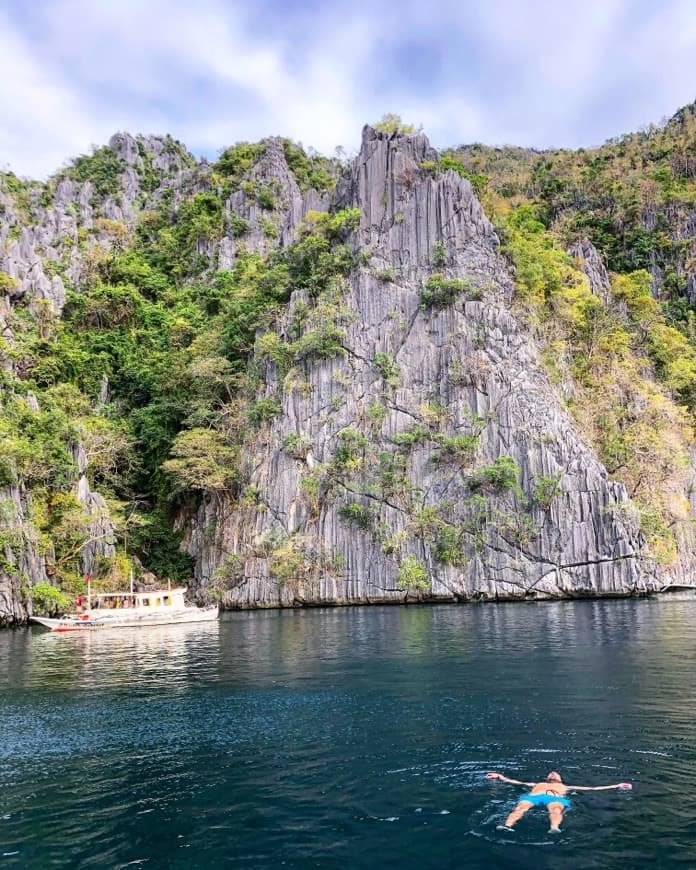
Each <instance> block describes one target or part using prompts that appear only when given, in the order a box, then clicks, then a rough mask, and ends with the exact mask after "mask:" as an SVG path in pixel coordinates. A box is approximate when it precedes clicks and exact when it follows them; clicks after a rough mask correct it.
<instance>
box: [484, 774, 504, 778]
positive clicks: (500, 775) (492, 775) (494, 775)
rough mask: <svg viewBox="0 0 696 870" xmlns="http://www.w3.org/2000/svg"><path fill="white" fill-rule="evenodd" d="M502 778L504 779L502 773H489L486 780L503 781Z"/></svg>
mask: <svg viewBox="0 0 696 870" xmlns="http://www.w3.org/2000/svg"><path fill="white" fill-rule="evenodd" d="M502 778H503V775H502V773H487V774H486V779H502Z"/></svg>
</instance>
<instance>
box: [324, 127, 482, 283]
mask: <svg viewBox="0 0 696 870" xmlns="http://www.w3.org/2000/svg"><path fill="white" fill-rule="evenodd" d="M336 207H337V208H346V207H357V208H359V209H360V211H361V215H362V218H361V233H360V240H359V242H360V246H361V247H362V248H363V249H369V250H370V251H371V252H372V254H373V257H374V259H375V261H376V263H377V264H378V265H379V266H381V267H382V268H394V269H395V270H397V273H398V274H399V275H401V276H403V277H405V278H406V277H408V278H410V279H416V278H418V277H423V276H426V277H427V276H428V275H430V274H431V273H432V272H433V271H436V270H443V271H445V272H447V271H448V270H449V271H450V272H454V271H456V270H458V269H459V270H461V269H466V270H467V271H468V272H469V273H470V274H475V273H478V274H479V276H480V277H481V278H484V277H485V275H486V274H488V273H489V272H490V270H491V269H492V268H494V260H495V258H496V256H497V249H498V247H499V245H498V239H497V237H496V235H495V232H494V230H493V226H492V224H491V223H490V221H489V220H488V218H487V217H486V216H485V214H484V212H483V209H482V208H481V205H480V203H479V201H478V200H477V199H476V197H475V196H474V194H473V191H472V188H471V184H470V183H469V181H468V180H467V179H465V178H462V177H461V176H460V175H459V174H458V173H456V172H454V171H452V170H447V171H444V172H442V171H440V168H439V165H438V154H437V152H436V151H435V149H433V148H432V147H431V146H430V143H429V141H428V138H427V136H425V134H423V133H416V134H413V135H404V134H396V133H383V132H380V131H377V130H375V129H374V128H373V127H370V126H366V127H365V128H364V129H363V139H362V147H361V149H360V153H359V154H358V157H357V158H356V160H355V161H354V162H353V163H352V165H351V166H350V167H349V169H348V170H347V171H346V173H345V174H344V176H343V177H342V178H341V180H340V181H339V184H338V187H337V190H336Z"/></svg>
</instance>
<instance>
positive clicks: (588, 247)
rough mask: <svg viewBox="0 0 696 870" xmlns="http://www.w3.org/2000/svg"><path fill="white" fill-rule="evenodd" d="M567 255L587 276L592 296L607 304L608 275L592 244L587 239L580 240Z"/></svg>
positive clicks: (609, 283)
mask: <svg viewBox="0 0 696 870" xmlns="http://www.w3.org/2000/svg"><path fill="white" fill-rule="evenodd" d="M568 253H569V254H570V255H571V257H575V258H576V259H577V260H578V262H579V263H580V268H581V269H582V271H583V272H584V273H585V275H587V279H588V281H589V282H590V288H591V290H592V292H593V293H594V295H595V296H599V297H600V299H602V300H603V301H604V302H607V301H608V295H609V287H610V285H611V282H610V281H609V273H608V272H607V270H606V268H605V266H604V263H603V262H602V258H601V257H600V256H599V253H598V251H597V249H596V248H595V246H594V245H593V244H592V242H591V241H590V240H589V239H582V240H581V241H579V242H576V243H575V244H574V245H572V246H571V247H570V248H569V249H568Z"/></svg>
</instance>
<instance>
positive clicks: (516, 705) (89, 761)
mask: <svg viewBox="0 0 696 870" xmlns="http://www.w3.org/2000/svg"><path fill="white" fill-rule="evenodd" d="M694 616H696V609H695V608H693V607H690V606H689V605H688V604H687V607H686V608H684V607H681V608H680V607H679V606H678V605H675V606H669V607H666V606H662V607H656V606H654V605H651V604H650V603H648V602H600V603H597V602H594V603H593V602H576V603H561V604H550V605H543V606H542V605H540V606H530V607H522V606H520V607H516V606H490V607H489V606H486V607H481V608H479V607H456V606H455V607H438V608H373V609H369V608H362V609H361V608H355V609H352V610H331V611H311V612H288V613H275V612H268V613H243V614H234V615H232V616H228V617H225V618H223V619H222V620H221V621H220V623H219V625H216V624H213V625H212V626H210V627H209V629H208V630H200V629H198V628H197V627H182V626H178V627H170V628H169V629H168V630H166V631H163V632H157V633H156V634H154V635H152V636H149V635H145V636H143V635H142V634H141V633H138V632H135V633H133V632H125V633H122V634H121V633H118V632H115V633H112V634H111V636H109V635H108V633H106V632H105V633H102V634H96V635H94V636H92V637H87V636H85V637H84V638H82V639H75V638H73V639H72V640H71V641H67V642H66V639H57V638H55V637H54V636H51V635H39V634H37V633H35V632H33V631H18V632H5V633H2V634H0V663H2V664H0V746H2V751H1V752H0V842H2V844H3V846H2V850H3V853H7V854H4V855H3V860H4V861H5V863H6V864H7V866H13V862H14V866H37V867H39V866H49V865H51V864H58V865H60V863H61V862H62V863H63V864H65V865H67V866H85V867H90V866H94V867H102V866H114V867H124V866H129V865H139V864H149V865H150V866H167V867H209V866H215V865H221V864H224V863H228V862H230V863H231V862H233V863H235V864H236V865H237V866H241V867H244V866H249V867H254V868H257V867H271V866H273V867H275V866H279V865H281V864H284V865H285V866H290V867H292V866H295V867H305V866H311V865H313V864H314V865H320V866H325V867H333V866H335V867H338V866H341V867H345V866H350V867H374V866H376V865H377V866H378V865H381V864H385V865H387V866H396V865H397V864H398V866H399V867H400V868H410V867H413V868H422V867H444V866H462V860H463V856H465V857H466V866H470V867H489V866H520V867H526V866H535V867H542V868H543V867H555V866H558V864H559V862H560V863H562V864H565V865H567V866H583V867H610V866H660V867H670V866H675V867H676V866H684V862H685V860H686V861H687V863H688V859H689V856H690V851H689V848H690V847H689V843H690V839H691V825H692V820H691V810H690V806H689V804H688V802H685V801H684V800H683V795H684V794H689V793H690V790H691V780H692V773H691V771H692V770H693V766H694V763H696V749H695V747H696V739H695V738H696V727H695V725H694V720H693V714H692V698H693V697H694V689H695V688H696V678H695V676H694V673H693V670H692V668H691V667H690V664H689V662H690V660H691V658H692V657H693V653H694V652H696V639H695V638H694V633H693V631H692V628H691V626H692V624H693V617H694ZM193 628H197V630H195V631H192V630H187V629H193ZM182 629H183V630H182ZM75 641H77V642H75ZM551 767H553V768H557V769H558V770H560V771H561V773H562V774H563V776H564V777H565V779H566V781H569V780H570V781H575V782H576V783H578V784H582V785H585V784H586V785H595V784H604V783H606V782H616V781H619V780H632V781H633V782H634V783H635V785H636V788H635V790H634V791H633V792H626V793H620V792H615V791H609V792H598V793H592V792H590V793H578V794H576V795H573V796H572V801H573V807H572V809H571V810H570V811H569V812H568V813H567V816H566V819H565V821H564V824H563V832H562V834H561V835H560V836H551V835H549V833H548V817H547V815H546V813H545V812H544V811H543V810H542V809H539V808H535V809H534V810H532V811H530V813H528V814H527V815H526V816H525V817H524V818H523V819H522V820H521V821H520V823H519V824H518V826H517V828H516V830H515V832H514V834H512V835H510V834H508V833H507V832H504V831H503V832H501V831H498V830H496V826H497V825H499V824H500V823H501V821H503V820H504V818H505V816H506V815H507V813H508V812H509V811H510V809H511V808H512V807H513V806H514V804H515V800H516V798H517V797H518V796H519V794H520V788H519V787H515V786H511V785H504V784H502V783H497V782H490V781H487V780H486V779H485V773H486V771H488V770H501V771H503V772H505V773H507V774H508V775H510V776H513V777H515V778H518V779H521V780H534V779H537V778H541V777H542V776H543V775H545V773H547V772H548V769H549V768H551ZM47 831H50V836H48V835H47V833H46V832H47ZM645 831H650V837H646V836H645V833H644V832H645ZM0 854H2V853H0Z"/></svg>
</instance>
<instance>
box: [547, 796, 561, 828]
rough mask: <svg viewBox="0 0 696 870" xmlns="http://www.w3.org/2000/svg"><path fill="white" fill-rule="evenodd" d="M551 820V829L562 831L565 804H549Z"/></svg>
mask: <svg viewBox="0 0 696 870" xmlns="http://www.w3.org/2000/svg"><path fill="white" fill-rule="evenodd" d="M548 807H549V822H550V823H551V828H550V830H552V831H560V830H561V822H562V821H563V804H556V803H553V804H549V805H548Z"/></svg>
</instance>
